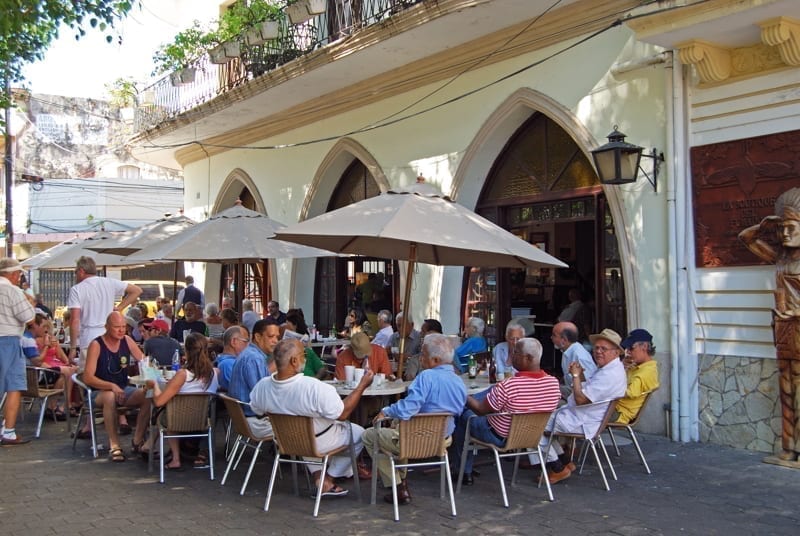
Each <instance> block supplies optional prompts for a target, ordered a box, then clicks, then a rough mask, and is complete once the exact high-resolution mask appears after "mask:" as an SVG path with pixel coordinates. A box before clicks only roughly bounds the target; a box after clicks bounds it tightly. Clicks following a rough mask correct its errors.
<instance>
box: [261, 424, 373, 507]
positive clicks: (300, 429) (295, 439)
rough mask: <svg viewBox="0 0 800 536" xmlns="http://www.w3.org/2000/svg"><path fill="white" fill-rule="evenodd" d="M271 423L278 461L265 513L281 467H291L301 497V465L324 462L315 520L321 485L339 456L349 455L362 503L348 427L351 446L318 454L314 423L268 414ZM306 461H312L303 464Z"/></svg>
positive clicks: (349, 428)
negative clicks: (334, 458)
mask: <svg viewBox="0 0 800 536" xmlns="http://www.w3.org/2000/svg"><path fill="white" fill-rule="evenodd" d="M267 416H268V417H269V420H270V422H271V423H272V434H273V441H274V442H275V461H274V462H273V464H272V474H271V475H270V478H269V488H268V489H267V499H266V500H265V501H264V511H265V512H268V511H269V503H270V501H271V500H272V491H273V488H274V486H275V477H276V476H277V474H278V471H279V469H280V464H282V463H288V464H291V466H292V481H293V485H294V493H295V495H299V490H298V485H297V466H298V465H305V466H309V465H319V464H320V462H319V461H317V460H321V463H322V472H321V476H320V478H319V482H318V483H317V492H316V496H315V500H314V517H317V514H318V513H319V503H320V500H321V499H322V483H323V482H324V480H325V475H326V474H327V472H328V461H329V460H330V457H331V456H335V455H336V454H339V453H340V452H345V451H349V452H350V460H351V462H352V464H353V475H354V476H355V478H354V479H353V484H354V487H355V489H356V494H357V495H358V499H359V501H360V500H361V487H360V484H359V480H358V464H357V462H356V453H355V447H354V444H353V431H352V428H351V427H350V426H348V427H347V430H348V434H349V436H350V440H349V441H348V444H346V445H343V446H341V447H339V448H336V449H333V450H330V451H327V452H319V451H318V450H317V438H316V435H315V433H314V419H313V418H312V417H305V416H300V415H284V414H279V413H269V414H268V415H267ZM303 458H313V459H312V460H304V459H303Z"/></svg>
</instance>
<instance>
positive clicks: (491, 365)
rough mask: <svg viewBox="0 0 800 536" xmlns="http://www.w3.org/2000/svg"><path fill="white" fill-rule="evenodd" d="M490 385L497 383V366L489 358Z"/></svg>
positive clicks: (492, 359)
mask: <svg viewBox="0 0 800 536" xmlns="http://www.w3.org/2000/svg"><path fill="white" fill-rule="evenodd" d="M489 383H497V364H496V363H495V362H494V358H492V357H489Z"/></svg>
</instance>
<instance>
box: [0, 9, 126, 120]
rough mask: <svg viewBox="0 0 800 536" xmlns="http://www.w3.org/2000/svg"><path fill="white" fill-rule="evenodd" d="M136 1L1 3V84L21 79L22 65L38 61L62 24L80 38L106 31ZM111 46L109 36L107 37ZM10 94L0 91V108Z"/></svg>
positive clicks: (110, 36) (124, 14)
mask: <svg viewBox="0 0 800 536" xmlns="http://www.w3.org/2000/svg"><path fill="white" fill-rule="evenodd" d="M138 4H139V0H0V83H3V84H4V85H5V82H6V81H8V82H10V83H14V82H19V81H21V80H22V79H23V76H22V68H23V66H24V65H26V64H28V63H31V62H34V61H36V60H40V59H42V58H43V57H44V53H45V52H46V51H47V48H48V47H49V46H50V44H51V43H52V42H53V40H55V39H56V38H57V37H58V32H59V29H60V28H61V27H62V25H64V26H66V27H68V28H70V29H71V30H72V31H74V32H75V38H76V39H80V38H81V37H82V36H84V35H86V32H87V31H90V30H97V31H100V32H109V31H110V30H111V28H113V26H114V23H115V22H116V21H118V20H120V19H122V18H123V17H125V16H126V15H127V14H128V12H130V11H131V9H133V8H134V7H135V6H136V5H138ZM106 40H107V41H108V42H109V43H110V42H112V41H113V40H114V36H113V35H112V34H111V33H108V34H107V35H106ZM8 105H9V95H6V93H5V90H2V92H0V108H4V107H6V106H8Z"/></svg>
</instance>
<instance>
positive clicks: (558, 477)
mask: <svg viewBox="0 0 800 536" xmlns="http://www.w3.org/2000/svg"><path fill="white" fill-rule="evenodd" d="M570 476H572V471H571V470H570V468H569V467H566V466H565V467H564V468H563V469H562V470H561V471H558V472H555V471H547V478H548V479H549V480H550V483H551V484H555V483H557V482H561V481H562V480H566V479H567V478H569V477H570Z"/></svg>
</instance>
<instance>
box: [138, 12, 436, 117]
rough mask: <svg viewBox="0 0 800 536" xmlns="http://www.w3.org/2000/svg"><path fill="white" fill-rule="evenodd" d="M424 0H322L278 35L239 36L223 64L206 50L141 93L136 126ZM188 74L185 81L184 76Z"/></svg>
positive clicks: (186, 107)
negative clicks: (236, 50)
mask: <svg viewBox="0 0 800 536" xmlns="http://www.w3.org/2000/svg"><path fill="white" fill-rule="evenodd" d="M423 1H424V0H327V11H326V12H325V13H323V14H321V15H316V16H314V17H313V18H311V19H310V20H308V21H306V22H303V23H300V24H292V23H291V22H290V21H289V20H288V19H287V18H284V19H283V20H282V21H280V23H279V27H280V29H279V34H278V37H277V38H275V39H272V40H269V41H267V42H266V43H264V44H261V45H249V44H247V42H246V39H245V36H244V35H240V36H239V37H238V38H237V39H236V40H237V41H239V42H240V49H241V54H240V56H239V57H238V58H234V59H231V60H229V61H227V62H226V63H223V64H214V63H211V61H210V59H209V57H208V55H207V54H204V55H203V56H202V57H201V58H200V59H198V60H196V61H195V62H194V63H192V64H191V65H189V66H188V68H187V69H185V70H184V71H188V72H187V73H184V75H183V78H181V73H180V72H178V73H171V74H169V75H167V76H164V77H163V78H161V79H160V80H158V81H157V82H156V83H154V84H153V85H151V86H149V87H147V88H146V89H145V90H144V91H143V92H142V94H141V95H142V98H141V103H140V105H139V107H138V109H137V113H136V118H135V127H136V130H137V131H138V132H142V131H144V130H148V129H150V128H152V127H154V126H156V125H158V124H159V123H161V122H162V121H166V120H169V119H171V118H174V117H176V116H178V115H180V114H181V113H183V112H186V111H188V110H190V109H192V108H195V107H197V106H199V105H201V104H204V103H206V102H208V101H210V100H212V99H214V98H216V97H218V96H219V95H222V94H224V93H226V92H228V91H230V90H232V89H234V88H236V87H239V86H241V85H243V84H245V83H247V82H248V81H249V80H252V79H254V78H256V77H258V76H261V75H263V74H264V73H267V72H269V71H271V70H273V69H275V68H277V67H279V66H281V65H283V64H285V63H288V62H290V61H292V60H294V59H296V58H299V57H301V56H304V55H306V54H308V53H310V52H312V51H314V50H316V49H318V48H320V47H323V46H326V45H328V44H331V43H334V42H336V41H338V40H340V39H342V38H345V37H348V36H350V35H352V34H353V33H355V32H356V31H358V30H359V29H362V28H366V27H367V26H370V25H372V24H376V23H379V22H382V21H384V20H386V19H388V18H390V17H392V16H394V15H396V14H398V13H400V12H402V11H403V10H405V9H407V8H409V7H411V6H413V5H414V4H418V3H421V2H423ZM192 74H193V78H192V80H191V81H190V80H189V79H188V78H190V77H191V75H192Z"/></svg>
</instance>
